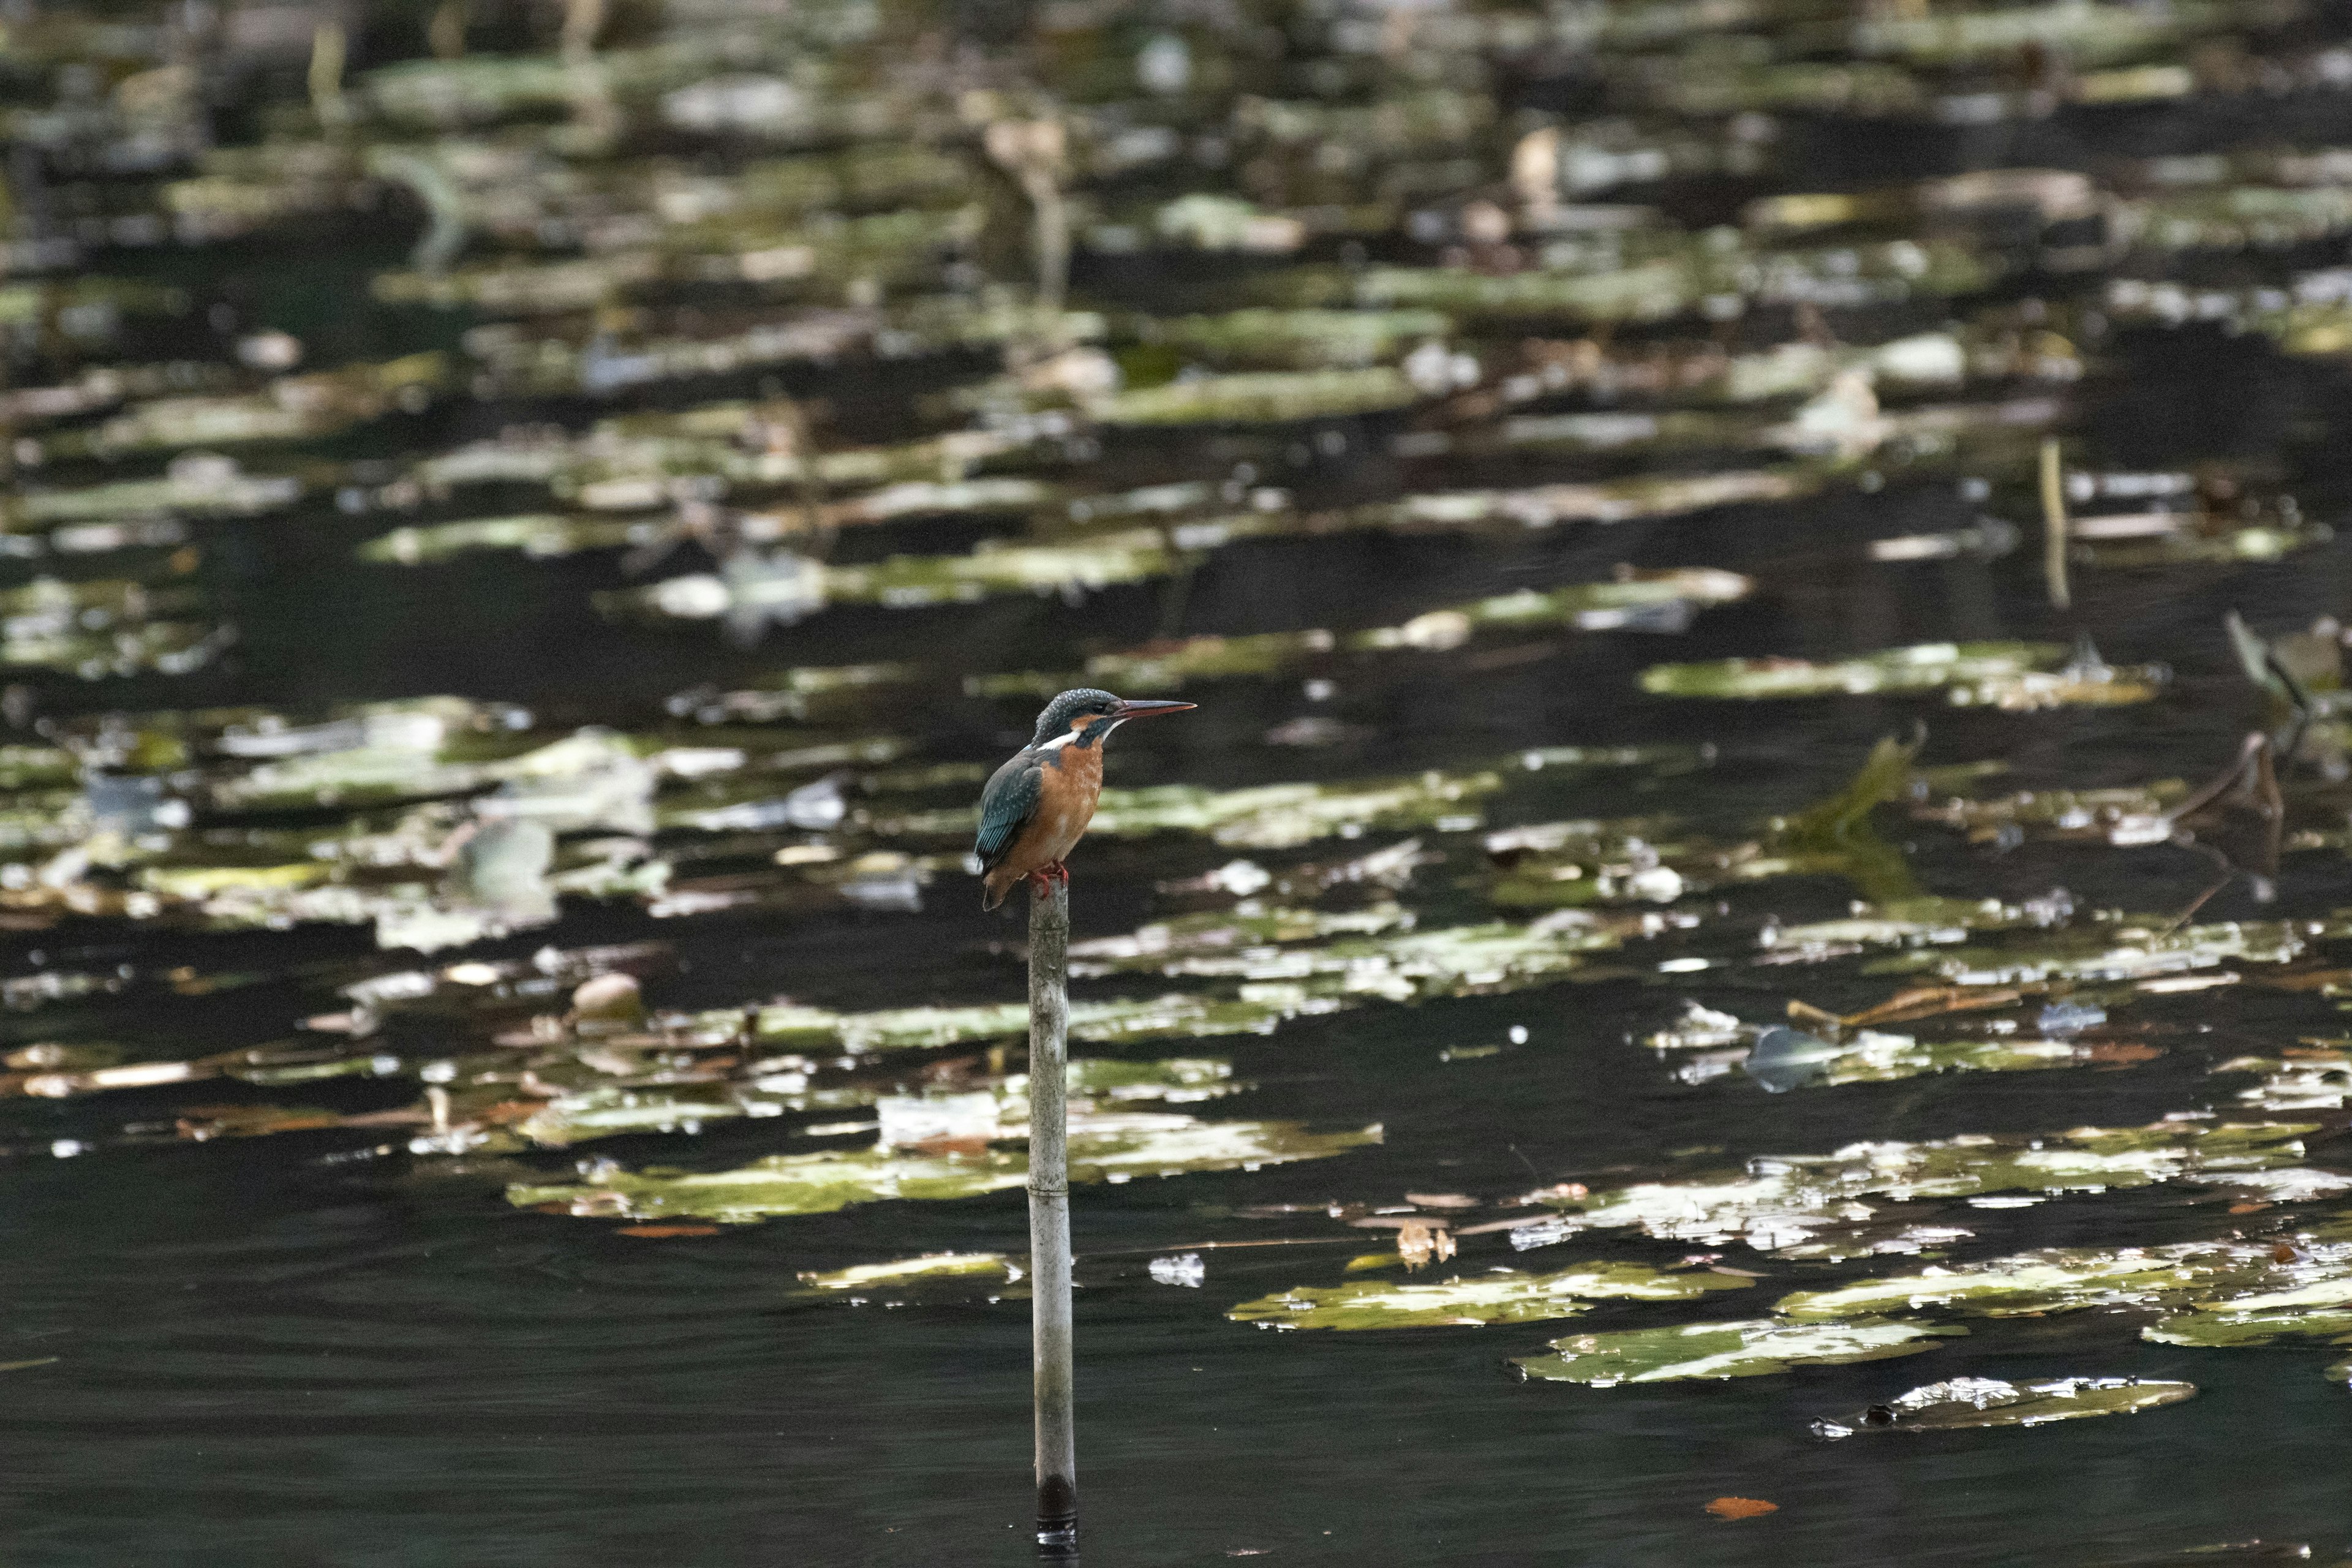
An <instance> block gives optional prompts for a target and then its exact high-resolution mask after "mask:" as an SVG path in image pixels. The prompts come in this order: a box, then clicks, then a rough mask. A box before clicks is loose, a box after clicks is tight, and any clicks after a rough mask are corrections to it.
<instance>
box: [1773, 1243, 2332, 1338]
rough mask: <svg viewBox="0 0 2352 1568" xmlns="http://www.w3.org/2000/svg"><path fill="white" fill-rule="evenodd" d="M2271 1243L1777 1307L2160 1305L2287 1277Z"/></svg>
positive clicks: (2157, 1250) (1993, 1274)
mask: <svg viewBox="0 0 2352 1568" xmlns="http://www.w3.org/2000/svg"><path fill="white" fill-rule="evenodd" d="M2286 1277H2287V1276H2286V1271H2285V1270H2284V1269H2283V1268H2280V1266H2278V1265H2276V1264H2274V1263H2273V1261H2272V1258H2271V1249H2270V1247H2268V1246H2255V1245H2252V1244H2250V1243H2230V1242H2189V1243H2182V1244H2179V1245H2175V1246H2169V1247H2117V1248H2099V1247H2051V1248H2048V1249H2046V1250H2043V1251H2039V1252H2024V1253H2019V1254H2016V1255H2015V1256H2013V1257H2009V1258H1992V1259H1990V1260H1988V1261H1986V1262H1982V1263H1969V1264H1962V1265H1959V1266H1958V1267H1955V1268H1925V1269H1922V1270H1920V1271H1919V1272H1917V1273H1915V1274H1897V1275H1891V1276H1888V1277H1886V1278H1885V1279H1860V1280H1856V1281H1854V1282H1853V1283H1852V1284H1850V1285H1836V1286H1832V1287H1830V1288H1828V1289H1821V1290H1800V1291H1797V1292H1795V1293H1794V1294H1792V1295H1788V1296H1783V1297H1782V1298H1781V1299H1780V1300H1779V1301H1778V1302H1776V1303H1775V1304H1774V1306H1773V1310H1775V1311H1777V1312H1780V1313H1782V1314H1784V1315H1785V1316H1788V1317H1791V1318H1797V1319H1801V1320H1806V1321H1828V1320H1837V1319H1843V1318H1851V1317H1854V1316H1857V1315H1864V1314H1869V1313H1876V1312H1886V1311H1894V1310H1910V1311H1917V1310H1921V1309H1923V1308H1928V1307H1951V1308H1955V1309H1957V1310H1960V1311H1964V1312H1968V1313H1970V1314H1972V1315H1975V1316H1979V1317H1988V1318H2007V1317H2020V1316H2029V1315H2040V1314H2042V1313H2045V1312H2072V1311H2079V1310H2083V1309H2084V1308H2091V1307H2117V1306H2138V1307H2147V1306H2160V1305H2165V1304H2169V1303H2174V1302H2179V1301H2183V1300H2187V1299H2189V1296H2191V1295H2192V1294H2193V1293H2195V1292H2198V1291H2200V1290H2210V1289H2215V1288H2217V1287H2221V1286H2226V1285H2235V1284H2252V1283H2256V1282H2259V1281H2263V1280H2277V1279H2284V1278H2286Z"/></svg>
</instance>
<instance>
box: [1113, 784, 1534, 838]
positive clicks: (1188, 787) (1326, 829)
mask: <svg viewBox="0 0 2352 1568" xmlns="http://www.w3.org/2000/svg"><path fill="white" fill-rule="evenodd" d="M1502 785H1503V781H1502V777H1501V775H1500V774H1498V773H1491V772H1479V773H1437V772H1431V773H1422V774H1420V775H1418V776H1417V777H1413V778H1405V779H1394V780H1367V781H1363V782H1360V783H1343V784H1260V785H1256V786H1254V787H1251V788H1246V789H1238V790H1223V791H1219V790H1209V789H1203V788H1202V787H1200V786H1199V785H1196V784H1161V785H1158V786H1155V787H1152V788H1147V789H1130V790H1119V789H1107V790H1105V791H1103V795H1102V804H1101V805H1100V807H1099V808H1098V809H1097V812H1096V814H1095V821H1094V827H1093V831H1095V832H1097V833H1108V834H1111V835H1115V836H1120V837H1126V836H1131V835H1139V834H1146V833H1159V832H1166V831H1168V830H1171V829H1181V830H1187V831H1191V832H1194V833H1202V834H1206V835H1207V836H1208V837H1211V838H1213V839H1214V840H1216V842H1218V843H1220V844H1229V845H1234V846H1237V847H1244V848H1257V849H1278V848H1287V847H1291V846H1294V845H1298V844H1306V843H1309V842H1311V841H1313V840H1315V839H1317V838H1321V837H1327V836H1328V835H1330V834H1333V833H1336V832H1339V831H1340V830H1341V829H1342V828H1346V827H1367V828H1380V829H1399V828H1412V827H1432V826H1447V825H1449V824H1451V825H1454V826H1455V827H1456V829H1457V830H1460V829H1467V828H1470V827H1475V826H1477V825H1478V823H1479V821H1480V820H1481V816H1480V806H1479V802H1480V800H1481V799H1482V798H1483V797H1484V796H1486V795H1491V794H1493V793H1495V792H1496V791H1497V790H1499V789H1501V788H1502Z"/></svg>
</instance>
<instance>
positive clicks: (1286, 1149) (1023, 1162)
mask: <svg viewBox="0 0 2352 1568" xmlns="http://www.w3.org/2000/svg"><path fill="white" fill-rule="evenodd" d="M1380 1138H1381V1130H1380V1129H1379V1128H1377V1127H1368V1128H1363V1129H1360V1130H1357V1131H1340V1132H1314V1131H1308V1130H1307V1128H1305V1127H1304V1126H1302V1125H1300V1124H1299V1123H1297V1122H1295V1121H1222V1122H1207V1121H1195V1120H1193V1119H1192V1118H1191V1117H1188V1116H1176V1115H1166V1114H1157V1113H1150V1112H1127V1113H1114V1114H1103V1115H1097V1116H1086V1117H1073V1118H1072V1119H1071V1129H1070V1177H1071V1179H1072V1180H1073V1181H1079V1182H1125V1181H1130V1180H1133V1179H1134V1178H1136V1177H1138V1176H1169V1175H1178V1174H1181V1173H1186V1172H1192V1171H1235V1170H1240V1171H1250V1170H1256V1169H1258V1168H1259V1167H1261V1166H1264V1165H1279V1164H1286V1163H1290V1162H1293V1161H1297V1160H1319V1159H1325V1158H1328V1157H1329V1156H1331V1155H1334V1154H1341V1153H1345V1152H1348V1151H1349V1150H1350V1149H1357V1148H1361V1147H1363V1146H1364V1145H1366V1144H1368V1143H1377V1142H1380ZM1027 1179H1028V1161H1027V1159H1026V1157H1025V1156H1024V1155H1022V1154H1020V1153H1017V1152H1006V1151H1003V1150H994V1149H989V1150H982V1151H979V1152H972V1153H968V1154H967V1153H957V1154H926V1153H922V1152H917V1151H914V1150H891V1149H885V1148H879V1147H877V1148H873V1149H864V1150H842V1151H830V1150H829V1151H825V1152H820V1153H814V1154H777V1155H772V1156H770V1157H769V1158H767V1159H765V1160H761V1161H758V1162H755V1163H752V1164H750V1165H746V1166H743V1167H741V1168H740V1169H738V1170H733V1171H715V1172H706V1173H688V1172H684V1171H671V1170H662V1169H658V1168H656V1169H648V1170H645V1171H640V1172H634V1173H633V1172H626V1171H614V1172H613V1173H609V1174H605V1175H602V1176H600V1177H599V1178H597V1179H596V1180H593V1181H591V1182H587V1183H564V1184H552V1185H532V1184H517V1185H514V1186H511V1187H509V1188H508V1189H507V1201H508V1202H509V1203H510V1204H513V1205H516V1206H517V1207H519V1208H533V1207H538V1206H540V1205H551V1206H552V1207H553V1208H555V1209H557V1210H560V1211H562V1212H564V1213H569V1214H574V1215H587V1216H591V1217H596V1216H605V1217H616V1218H630V1219H661V1218H674V1217H679V1216H690V1217H694V1218H698V1219H711V1220H718V1221H719V1222H721V1223H725V1224H741V1223H745V1222H749V1221H753V1220H760V1219H766V1218H770V1217H772V1216H776V1215H807V1214H832V1213H834V1212H835V1211H836V1210H838V1209H843V1208H846V1207H849V1206H850V1205H853V1204H863V1203H874V1202H877V1201H880V1200H883V1199H888V1198H907V1199H919V1200H925V1201H936V1200H940V1199H948V1198H963V1197H976V1196H979V1195H981V1194H986V1193H994V1192H1003V1191H1004V1190H1005V1189H1007V1188H1010V1187H1017V1186H1019V1185H1021V1184H1023V1183H1024V1181H1026V1180H1027Z"/></svg>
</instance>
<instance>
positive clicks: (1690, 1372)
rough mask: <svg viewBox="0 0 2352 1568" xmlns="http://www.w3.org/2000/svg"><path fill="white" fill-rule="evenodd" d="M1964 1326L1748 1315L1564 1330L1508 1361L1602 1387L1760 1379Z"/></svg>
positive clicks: (1878, 1355) (1885, 1353)
mask: <svg viewBox="0 0 2352 1568" xmlns="http://www.w3.org/2000/svg"><path fill="white" fill-rule="evenodd" d="M1966 1332H1967V1330H1965V1329H1961V1328H1957V1327H1951V1326H1942V1327H1938V1326H1934V1325H1930V1324H1927V1323H1909V1322H1901V1321H1895V1320H1892V1319H1885V1318H1862V1319H1855V1320H1853V1321H1844V1322H1836V1323H1790V1322H1786V1321H1775V1320H1773V1319H1770V1318H1751V1319H1747V1320H1744V1321H1727V1322H1705V1323H1686V1324H1684V1325H1682V1326H1681V1327H1678V1328H1665V1329H1623V1330H1620V1331H1616V1332H1613V1333H1602V1334H1570V1335H1569V1336H1568V1337H1567V1338H1565V1339H1559V1340H1554V1341H1553V1342H1552V1353H1551V1354H1550V1355H1541V1356H1514V1357H1513V1358H1512V1360H1513V1362H1514V1363H1516V1364H1517V1366H1518V1367H1519V1368H1520V1369H1521V1370H1522V1371H1524V1372H1525V1373H1527V1375H1528V1376H1529V1377H1531V1378H1541V1379H1544V1380H1545V1381H1548V1382H1555V1383H1585V1384H1591V1385H1592V1386H1594V1387H1596V1388H1610V1387H1614V1386H1615V1385H1616V1384H1622V1383H1672V1382H1684V1381H1696V1380H1701V1379H1712V1378H1731V1377H1763V1376H1769V1375H1770V1374H1772V1373H1782V1372H1787V1371H1788V1370H1789V1369H1790V1368H1791V1367H1795V1366H1842V1365H1844V1364H1846V1363H1850V1362H1858V1361H1883V1360H1885V1359H1887V1358H1889V1357H1895V1356H1908V1355H1917V1354H1919V1353H1920V1352H1922V1351H1931V1350H1934V1349H1936V1348H1937V1344H1938V1342H1940V1341H1941V1340H1943V1339H1946V1338H1948V1337H1950V1336H1952V1335H1955V1334H1964V1333H1966Z"/></svg>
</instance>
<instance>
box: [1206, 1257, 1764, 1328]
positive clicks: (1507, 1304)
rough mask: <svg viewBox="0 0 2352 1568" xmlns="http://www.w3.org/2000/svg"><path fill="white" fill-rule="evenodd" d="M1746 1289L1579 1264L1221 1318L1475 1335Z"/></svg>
mask: <svg viewBox="0 0 2352 1568" xmlns="http://www.w3.org/2000/svg"><path fill="white" fill-rule="evenodd" d="M1753 1283H1755V1282H1754V1281H1753V1280H1750V1279H1741V1278H1739V1277H1738V1276H1736V1275H1726V1274H1717V1273H1713V1272H1710V1271H1708V1270H1706V1269H1697V1270H1685V1271H1683V1272H1680V1273H1674V1274H1667V1273H1663V1272H1661V1271H1659V1270H1657V1269H1655V1268H1650V1267H1648V1266H1647V1265H1644V1264H1639V1263H1591V1264H1581V1265H1579V1266H1577V1267H1575V1268H1563V1269H1560V1270H1559V1272H1557V1273H1552V1274H1521V1273H1518V1272H1516V1271H1514V1270H1512V1269H1507V1268H1497V1269H1492V1270H1489V1271H1488V1272H1486V1273H1485V1274H1474V1275H1465V1276H1463V1277H1462V1278H1460V1279H1449V1280H1446V1281H1445V1282H1444V1283H1443V1284H1437V1283H1429V1284H1408V1283H1402V1282H1393V1281H1388V1280H1360V1281H1356V1282H1354V1283H1351V1284H1346V1285H1331V1286H1313V1285H1302V1286H1297V1287H1296V1288H1294V1289H1288V1290H1284V1291H1281V1292H1278V1293H1277V1294H1275V1295H1272V1296H1265V1297H1261V1298H1260V1299H1258V1300H1255V1301H1244V1302H1243V1303H1242V1304H1241V1305H1240V1306H1238V1307H1234V1308H1233V1309H1232V1310H1229V1311H1227V1312H1226V1313H1225V1316H1226V1317H1228V1318H1231V1319H1233V1320H1234V1321H1235V1322H1238V1323H1256V1324H1258V1325H1259V1326H1261V1327H1263V1328H1271V1329H1340V1330H1350V1329H1414V1328H1426V1327H1431V1326H1438V1325H1466V1326H1469V1327H1477V1326H1480V1325H1483V1324H1487V1323H1530V1322H1538V1321H1543V1320H1545V1319H1548V1318H1566V1317H1572V1316H1574V1315H1575V1314H1576V1313H1578V1312H1581V1311H1583V1310H1586V1309H1585V1307H1584V1305H1583V1303H1584V1302H1586V1301H1590V1300H1630V1301H1687V1300H1696V1299H1697V1298H1699V1297H1702V1296H1704V1295H1706V1293H1707V1292H1709V1291H1711V1290H1738V1289H1746V1288H1747V1287H1748V1286H1749V1285H1751V1284H1753Z"/></svg>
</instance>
